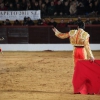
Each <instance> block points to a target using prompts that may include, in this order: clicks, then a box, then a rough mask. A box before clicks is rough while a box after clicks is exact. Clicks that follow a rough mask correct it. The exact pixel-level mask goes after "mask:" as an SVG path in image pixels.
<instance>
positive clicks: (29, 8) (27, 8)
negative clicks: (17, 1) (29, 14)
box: [26, 2, 33, 10]
mask: <svg viewBox="0 0 100 100" xmlns="http://www.w3.org/2000/svg"><path fill="white" fill-rule="evenodd" d="M26 10H33V8H32V6H31V4H30V2H27V7H26Z"/></svg>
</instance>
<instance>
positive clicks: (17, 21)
mask: <svg viewBox="0 0 100 100" xmlns="http://www.w3.org/2000/svg"><path fill="white" fill-rule="evenodd" d="M13 25H15V26H16V25H21V22H20V21H19V20H17V19H16V20H15V21H14V23H13Z"/></svg>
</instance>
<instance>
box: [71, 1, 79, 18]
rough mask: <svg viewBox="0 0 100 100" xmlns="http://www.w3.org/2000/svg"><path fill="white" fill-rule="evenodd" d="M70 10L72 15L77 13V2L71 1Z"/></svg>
mask: <svg viewBox="0 0 100 100" xmlns="http://www.w3.org/2000/svg"><path fill="white" fill-rule="evenodd" d="M69 12H70V15H72V16H73V15H76V14H77V5H76V2H72V3H71V5H70V8H69Z"/></svg>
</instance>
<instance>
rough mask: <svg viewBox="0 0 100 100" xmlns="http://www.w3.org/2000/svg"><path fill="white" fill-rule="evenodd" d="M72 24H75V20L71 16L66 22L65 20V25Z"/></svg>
mask: <svg viewBox="0 0 100 100" xmlns="http://www.w3.org/2000/svg"><path fill="white" fill-rule="evenodd" d="M74 24H75V22H74V20H73V19H72V18H71V19H69V20H68V22H67V25H74Z"/></svg>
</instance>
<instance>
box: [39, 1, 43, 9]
mask: <svg viewBox="0 0 100 100" xmlns="http://www.w3.org/2000/svg"><path fill="white" fill-rule="evenodd" d="M42 3H43V2H42V0H39V3H38V4H39V7H40V9H41V7H42Z"/></svg>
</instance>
